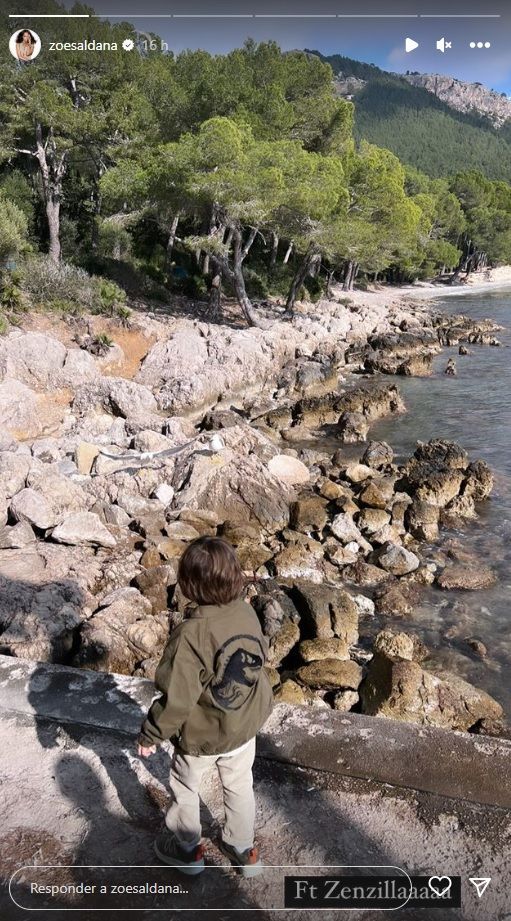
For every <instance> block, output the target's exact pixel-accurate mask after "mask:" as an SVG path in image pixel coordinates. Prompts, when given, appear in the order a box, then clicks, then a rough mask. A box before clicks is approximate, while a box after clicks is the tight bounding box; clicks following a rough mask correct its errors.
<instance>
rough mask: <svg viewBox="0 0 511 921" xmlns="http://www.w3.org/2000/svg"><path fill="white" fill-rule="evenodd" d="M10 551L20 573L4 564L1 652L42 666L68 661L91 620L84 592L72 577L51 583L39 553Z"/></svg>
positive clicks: (0, 588)
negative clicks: (78, 636) (80, 629)
mask: <svg viewBox="0 0 511 921" xmlns="http://www.w3.org/2000/svg"><path fill="white" fill-rule="evenodd" d="M5 553H6V554H7V555H10V556H14V559H13V560H12V566H13V568H14V572H13V573H12V574H10V573H9V572H8V570H7V569H4V567H3V566H2V565H1V561H0V631H1V635H0V652H2V653H4V654H7V655H10V656H17V657H19V658H23V659H34V660H37V661H39V662H63V661H65V659H66V656H67V655H68V654H69V652H70V650H71V648H72V646H73V643H74V640H75V636H76V631H77V628H78V627H79V626H80V624H81V623H82V621H83V620H84V618H85V617H86V616H87V608H86V604H85V602H86V598H85V595H84V593H83V591H82V590H81V589H80V588H79V587H78V585H77V584H76V582H75V581H74V580H72V579H67V578H66V579H61V580H59V581H53V582H52V581H48V582H45V581H44V580H45V574H44V565H43V563H42V560H41V558H40V557H39V556H38V554H37V553H36V551H35V550H31V551H16V550H8V551H5ZM24 558H25V560H26V566H27V569H28V572H27V573H25V571H24V563H23V559H24ZM41 567H42V568H41ZM26 576H29V577H30V576H31V577H32V580H33V581H29V580H28V579H27V578H26Z"/></svg>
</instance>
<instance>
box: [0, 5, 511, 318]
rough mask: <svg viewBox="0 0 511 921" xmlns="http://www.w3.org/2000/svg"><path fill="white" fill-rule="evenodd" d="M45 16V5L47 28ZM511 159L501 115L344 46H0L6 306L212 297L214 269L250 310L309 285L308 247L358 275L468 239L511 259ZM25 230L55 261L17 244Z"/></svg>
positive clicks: (454, 251)
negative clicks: (487, 115) (128, 49)
mask: <svg viewBox="0 0 511 921" xmlns="http://www.w3.org/2000/svg"><path fill="white" fill-rule="evenodd" d="M46 6H47V7H48V10H51V11H54V12H58V11H59V10H60V6H59V4H58V3H56V2H55V0H47V3H46ZM46 11H47V10H46V8H45V12H46ZM59 28H60V31H61V34H60V36H59V37H60V38H61V39H62V40H63V41H74V40H76V39H81V38H83V37H88V35H89V33H90V37H94V38H96V39H97V40H103V41H113V40H115V41H117V42H118V43H119V44H121V43H122V40H123V39H124V38H125V37H126V35H127V34H129V28H130V27H129V26H127V25H126V24H117V25H116V24H114V25H112V24H111V23H110V22H104V21H101V20H99V19H98V18H97V17H94V16H93V17H92V18H91V20H90V21H89V22H87V23H84V22H83V21H80V20H72V19H70V20H62V22H61V23H60V25H59ZM49 29H50V25H49V24H46V23H45V22H44V20H42V21H41V24H40V32H41V37H42V39H43V42H44V41H45V40H46V39H47V37H48V35H49V32H48V30H49ZM339 71H342V72H343V74H344V75H346V76H348V77H349V76H351V77H353V78H356V79H357V80H362V81H366V84H365V86H364V88H362V89H361V90H359V91H357V93H356V97H355V105H353V104H352V103H351V102H348V101H346V100H344V99H341V98H339V97H338V96H337V95H336V92H335V89H334V83H333V79H332V78H333V76H334V73H335V74H337V73H338V72H339ZM70 75H72V76H71V78H70ZM354 119H355V121H354ZM355 140H356V141H357V142H358V143H357V144H355ZM38 143H39V145H41V144H42V147H43V149H44V152H45V156H46V167H47V169H46V170H45V169H43V168H41V164H40V163H39V162H38V159H37V157H36V156H35V155H34V154H35V153H37V150H38V148H37V144H38ZM40 150H41V146H39V151H40ZM510 177H511V131H510V130H503V131H501V132H498V131H495V130H494V129H492V128H491V127H490V126H489V125H488V123H487V122H486V121H484V120H482V119H480V118H478V117H477V116H475V115H461V114H457V113H455V112H453V111H452V110H451V109H450V108H449V107H448V106H446V105H445V104H444V103H442V102H440V101H439V100H438V99H436V97H434V96H433V95H432V94H430V93H428V92H427V91H426V90H424V89H421V88H417V87H413V86H411V85H410V84H409V83H408V82H407V81H406V80H405V79H403V78H401V77H399V76H396V75H392V74H385V73H384V72H382V71H380V70H379V69H378V68H376V67H374V66H373V65H370V64H364V63H361V62H353V61H350V59H348V58H344V57H342V56H339V55H334V56H332V57H331V58H329V59H325V58H321V56H320V55H318V54H316V53H310V52H300V51H292V52H282V51H281V50H280V48H279V47H278V46H277V45H276V44H275V43H274V42H263V43H256V42H253V41H248V42H247V43H246V44H245V46H244V47H243V48H238V49H236V50H234V51H232V52H230V53H228V54H224V55H216V56H215V55H210V54H208V53H207V52H205V51H185V52H182V53H180V54H178V55H172V54H169V55H161V54H158V53H153V52H150V53H148V54H147V55H126V54H125V53H124V52H122V51H119V52H118V53H117V54H116V53H109V54H104V55H87V54H83V53H78V52H77V53H76V54H66V55H65V56H64V55H58V54H55V55H45V56H41V58H40V59H37V61H34V62H33V64H31V65H30V67H26V68H25V67H24V68H20V67H18V66H16V64H15V62H14V61H12V59H11V58H10V56H9V55H8V53H7V51H6V45H5V42H4V45H3V51H0V266H1V264H2V262H6V261H8V260H13V259H20V257H25V256H26V257H27V258H26V259H25V263H24V267H23V279H22V284H21V285H19V284H18V285H16V284H14V288H13V290H11V291H10V293H9V291H5V292H4V294H5V297H6V299H7V301H8V302H9V303H10V304H11V305H12V306H7V307H6V308H5V309H6V310H7V311H10V312H12V313H13V315H15V313H16V311H17V310H19V309H21V307H20V306H19V305H18V306H16V303H15V302H16V298H17V297H18V292H20V289H21V293H20V294H19V296H20V298H21V301H20V303H21V302H23V303H25V301H24V299H23V295H24V294H25V293H26V294H27V295H28V296H29V298H30V301H31V302H32V303H33V304H44V305H45V306H46V307H47V308H49V309H52V310H56V311H58V312H59V313H62V314H74V313H80V312H81V311H89V312H95V313H100V314H103V315H106V316H109V317H115V318H117V319H118V320H119V322H121V323H128V322H129V310H128V308H127V307H126V305H125V302H126V294H125V291H124V290H123V287H124V288H126V290H127V291H129V292H130V293H132V294H133V293H135V294H137V295H139V294H140V295H142V296H144V295H147V296H151V297H159V298H160V299H161V300H162V301H165V300H166V299H167V297H168V291H169V289H170V290H171V291H173V292H179V293H183V294H185V295H188V296H190V297H194V298H205V297H207V294H208V290H209V286H210V282H211V276H212V273H217V272H220V274H221V275H222V283H223V290H224V291H225V292H226V293H228V294H234V295H235V296H236V297H237V298H238V301H239V303H240V305H241V306H242V309H243V310H244V312H245V315H246V316H247V318H248V319H249V322H252V316H251V313H250V309H251V308H250V303H249V299H250V298H254V299H255V300H257V301H259V300H262V299H264V298H267V297H269V296H279V297H281V296H282V295H283V294H286V292H288V291H289V292H290V296H291V290H292V291H293V292H294V294H296V291H297V290H301V293H302V294H303V295H304V296H307V297H310V298H312V299H313V300H314V299H318V298H319V297H320V296H321V294H322V291H323V289H324V285H325V276H324V274H318V273H317V268H318V265H319V263H320V262H321V264H322V272H323V268H326V270H327V272H331V271H336V273H337V275H338V277H339V276H341V275H343V274H344V270H345V268H346V265H347V264H350V272H351V273H352V274H353V271H357V272H359V276H358V278H359V282H362V283H363V282H364V280H365V278H366V277H370V276H371V275H372V274H373V273H378V274H379V275H380V277H381V276H382V275H383V276H386V277H387V278H398V279H404V278H410V279H412V278H416V277H429V276H431V275H434V274H436V273H437V272H441V271H443V270H444V269H452V268H454V267H456V266H457V265H458V264H460V263H461V264H463V262H464V261H465V263H466V262H467V260H469V259H470V257H471V256H473V255H474V254H476V253H479V252H485V253H487V255H488V258H489V259H490V261H492V262H499V261H500V262H501V261H511V188H510V186H509V184H508V180H509V178H510ZM55 202H58V204H59V209H60V213H59V214H57V212H58V211H59V209H56V208H55ZM52 209H53V211H52ZM52 216H53V224H55V221H56V223H57V225H58V222H59V220H60V242H61V243H62V253H61V255H62V256H63V260H64V261H62V262H61V263H60V264H58V259H59V255H60V254H59V249H60V246H59V240H58V239H57V242H56V241H55V235H56V234H57V236H58V230H59V228H58V226H57V230H55V227H54V226H52ZM50 231H51V232H50ZM277 239H278V240H279V241H280V245H279V249H278V258H277V260H276V262H275V261H274V260H272V262H271V261H270V253H271V252H272V245H271V241H272V240H277ZM29 241H30V244H32V245H34V243H35V244H36V246H34V248H37V247H38V248H39V249H40V250H41V251H42V252H45V251H46V250H48V251H49V253H50V255H51V256H52V258H53V260H54V261H51V260H49V259H47V258H45V257H42V256H27V251H28V246H29ZM291 241H292V243H293V255H292V258H291V259H290V261H289V262H288V263H287V264H286V265H284V264H283V262H282V256H283V250H284V248H285V249H287V247H288V245H289V244H290V242H291ZM273 252H275V251H273ZM71 262H73V263H74V264H71ZM78 265H83V266H87V268H88V269H89V271H90V272H91V273H93V274H92V275H91V274H87V272H85V271H83V269H81V268H79V267H78ZM173 265H174V266H177V267H178V269H180V270H181V271H180V272H178V271H176V272H173V271H172V266H173ZM311 273H312V274H311ZM105 276H108V277H105ZM293 296H294V295H293ZM247 302H248V303H247Z"/></svg>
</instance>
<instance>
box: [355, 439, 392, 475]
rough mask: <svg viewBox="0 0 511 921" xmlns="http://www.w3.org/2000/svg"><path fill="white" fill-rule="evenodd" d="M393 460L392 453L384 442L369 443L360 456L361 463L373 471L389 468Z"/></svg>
mask: <svg viewBox="0 0 511 921" xmlns="http://www.w3.org/2000/svg"><path fill="white" fill-rule="evenodd" d="M393 460H394V451H393V450H392V448H391V447H390V445H388V444H387V442H386V441H371V442H369V444H368V446H367V448H366V450H365V451H364V453H363V455H362V463H363V464H366V465H367V466H368V467H374V469H375V470H383V469H384V468H385V467H389V466H390V465H391V464H392V461H393Z"/></svg>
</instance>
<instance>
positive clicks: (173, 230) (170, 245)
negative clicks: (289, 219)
mask: <svg viewBox="0 0 511 921" xmlns="http://www.w3.org/2000/svg"><path fill="white" fill-rule="evenodd" d="M180 217H181V213H180V212H179V211H176V213H175V215H174V217H173V218H172V223H171V225H170V230H169V235H168V238H167V249H166V252H165V269H166V271H168V270H169V269H170V264H171V262H172V251H173V249H174V243H175V242H176V234H177V228H178V224H179V219H180Z"/></svg>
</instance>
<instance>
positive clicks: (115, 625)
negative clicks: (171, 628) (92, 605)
mask: <svg viewBox="0 0 511 921" xmlns="http://www.w3.org/2000/svg"><path fill="white" fill-rule="evenodd" d="M152 610H153V608H152V604H151V601H150V600H149V599H148V598H145V597H144V596H143V595H142V594H141V593H140V592H139V591H137V589H135V588H122V589H118V590H116V591H114V592H112V593H110V595H108V596H106V597H105V598H103V602H102V606H101V608H99V609H98V610H97V611H96V612H95V613H94V614H93V616H92V617H91V618H90V620H88V621H87V622H86V623H85V624H84V625H83V628H82V631H81V645H80V649H79V651H78V654H77V656H76V659H75V664H76V665H78V666H80V667H81V668H89V669H93V670H95V671H106V672H119V673H120V674H124V675H131V674H133V671H134V669H135V665H136V663H137V662H138V661H141V660H143V659H146V658H152V657H156V656H157V655H159V654H161V652H162V651H163V646H164V644H165V642H166V640H167V636H168V634H167V628H166V617H165V616H164V615H153V614H152Z"/></svg>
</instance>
